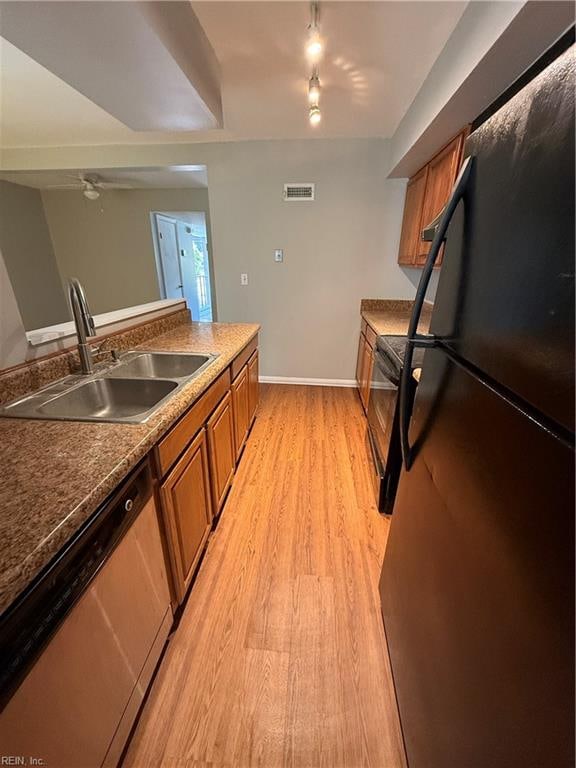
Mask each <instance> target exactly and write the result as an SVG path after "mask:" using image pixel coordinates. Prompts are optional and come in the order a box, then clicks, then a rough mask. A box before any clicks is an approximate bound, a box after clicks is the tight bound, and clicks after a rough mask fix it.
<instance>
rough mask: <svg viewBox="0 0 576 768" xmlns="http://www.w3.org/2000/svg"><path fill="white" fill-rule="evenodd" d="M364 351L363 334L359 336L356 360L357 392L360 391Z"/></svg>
mask: <svg viewBox="0 0 576 768" xmlns="http://www.w3.org/2000/svg"><path fill="white" fill-rule="evenodd" d="M365 351H366V337H365V336H364V334H363V333H361V334H360V340H359V342H358V356H357V358H356V384H357V385H358V390H359V391H360V392H361V391H362V369H363V367H364V353H365Z"/></svg>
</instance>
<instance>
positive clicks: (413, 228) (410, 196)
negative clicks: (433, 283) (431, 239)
mask: <svg viewBox="0 0 576 768" xmlns="http://www.w3.org/2000/svg"><path fill="white" fill-rule="evenodd" d="M427 176H428V168H427V166H425V167H424V168H422V170H421V171H418V173H417V174H416V175H415V176H412V178H411V179H410V180H409V181H408V186H407V187H406V200H405V202H404V216H403V218H402V234H401V235H400V250H399V252H398V264H404V265H406V266H414V263H415V261H416V254H417V252H418V248H419V242H420V230H421V226H420V223H421V221H422V206H423V205H424V195H425V192H426V178H427Z"/></svg>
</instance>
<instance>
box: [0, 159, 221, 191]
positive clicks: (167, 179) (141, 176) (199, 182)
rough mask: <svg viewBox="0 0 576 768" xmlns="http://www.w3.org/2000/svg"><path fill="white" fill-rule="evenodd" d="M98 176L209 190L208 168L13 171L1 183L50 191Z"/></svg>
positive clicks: (145, 184)
mask: <svg viewBox="0 0 576 768" xmlns="http://www.w3.org/2000/svg"><path fill="white" fill-rule="evenodd" d="M85 174H86V175H88V176H90V177H92V176H98V178H99V180H100V181H112V182H114V181H118V182H122V183H125V184H129V185H130V186H131V187H132V188H133V189H203V188H206V187H207V186H208V175H207V171H206V166H205V165H175V166H168V167H165V168H90V170H89V171H84V170H82V169H76V170H66V171H60V170H56V171H14V172H6V173H0V179H2V180H3V181H10V182H12V183H14V184H21V185H22V186H24V187H34V188H36V189H49V188H51V187H55V186H60V185H62V184H73V183H74V177H76V178H78V177H80V176H84V175H85Z"/></svg>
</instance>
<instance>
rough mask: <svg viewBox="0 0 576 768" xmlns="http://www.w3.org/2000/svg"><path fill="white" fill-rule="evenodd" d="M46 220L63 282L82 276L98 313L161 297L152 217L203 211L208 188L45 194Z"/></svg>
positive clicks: (54, 191) (206, 205)
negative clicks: (152, 214)
mask: <svg viewBox="0 0 576 768" xmlns="http://www.w3.org/2000/svg"><path fill="white" fill-rule="evenodd" d="M42 200H43V202H44V210H45V212H46V219H47V221H48V226H49V228H50V234H51V236H52V242H53V244H54V252H55V254H56V260H57V262H58V268H59V270H60V274H61V275H62V278H63V279H65V278H68V277H77V278H78V279H79V280H80V281H81V283H82V284H83V285H84V288H85V290H86V293H87V296H88V300H89V302H90V309H91V310H92V312H94V313H96V314H100V313H102V312H110V311H112V310H115V309H120V308H121V307H126V306H134V305H137V304H144V303H146V302H149V301H157V300H158V299H160V298H161V296H160V289H159V286H158V278H157V271H156V261H155V255H154V245H153V239H152V228H151V222H150V212H151V211H158V210H174V211H176V210H183V211H204V212H205V213H206V214H207V215H208V194H207V191H206V189H131V190H107V191H105V192H104V193H103V194H102V195H101V197H100V198H99V199H98V200H93V201H92V200H86V198H85V197H83V195H81V194H79V193H78V191H76V190H68V191H62V190H58V191H56V190H44V191H43V192H42Z"/></svg>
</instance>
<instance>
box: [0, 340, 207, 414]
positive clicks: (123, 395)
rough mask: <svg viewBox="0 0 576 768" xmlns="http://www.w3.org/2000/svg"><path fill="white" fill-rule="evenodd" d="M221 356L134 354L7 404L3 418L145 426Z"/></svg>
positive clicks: (128, 354) (0, 412)
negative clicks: (171, 398) (165, 403)
mask: <svg viewBox="0 0 576 768" xmlns="http://www.w3.org/2000/svg"><path fill="white" fill-rule="evenodd" d="M216 357H217V355H209V354H201V355H200V354H189V353H184V352H183V353H177V352H152V351H150V352H148V351H142V352H141V351H132V352H127V353H126V354H124V355H122V357H121V358H120V360H119V361H118V362H117V363H115V364H114V365H113V366H111V367H110V368H107V369H101V370H100V371H98V373H95V374H93V375H91V376H67V377H66V378H65V379H61V380H60V381H56V382H54V384H51V385H49V386H47V387H44V389H40V390H38V391H37V392H34V393H32V394H30V395H27V396H25V397H21V398H19V399H18V400H14V401H13V402H11V403H7V404H6V405H5V406H3V407H0V416H5V417H8V418H19V419H54V420H58V421H112V422H121V423H132V424H141V423H143V422H145V421H146V420H147V419H148V417H149V416H151V415H152V414H153V413H154V412H155V411H156V410H157V409H158V408H159V407H160V406H161V405H162V404H163V403H164V401H165V400H168V399H169V398H170V397H172V395H174V394H175V393H176V392H177V391H178V390H179V389H181V388H182V387H184V386H185V385H186V384H187V383H188V382H189V381H191V380H192V379H194V378H196V377H197V376H199V375H200V373H201V372H202V371H203V370H204V369H205V368H207V367H208V366H209V365H210V364H211V363H212V362H213V361H214V360H215V359H216Z"/></svg>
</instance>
